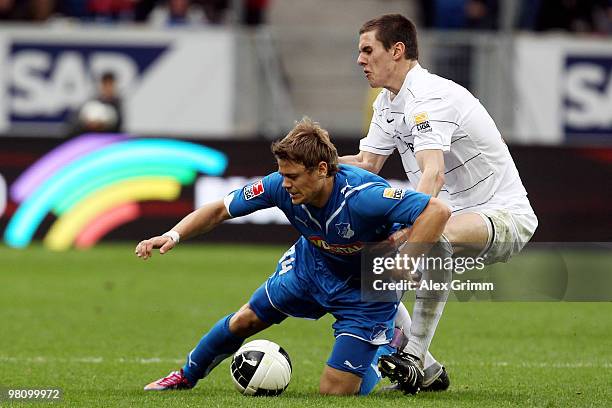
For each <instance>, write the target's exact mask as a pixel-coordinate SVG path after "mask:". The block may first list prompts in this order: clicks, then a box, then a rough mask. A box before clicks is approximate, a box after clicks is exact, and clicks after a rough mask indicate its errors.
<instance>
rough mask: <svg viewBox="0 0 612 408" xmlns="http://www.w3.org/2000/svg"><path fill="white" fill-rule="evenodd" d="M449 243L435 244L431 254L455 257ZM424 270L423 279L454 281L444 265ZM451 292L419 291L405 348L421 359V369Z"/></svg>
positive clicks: (432, 255)
mask: <svg viewBox="0 0 612 408" xmlns="http://www.w3.org/2000/svg"><path fill="white" fill-rule="evenodd" d="M446 243H448V241H446V242H444V243H438V244H437V245H435V246H434V248H432V250H431V251H430V253H429V254H428V256H429V257H442V258H445V257H449V256H451V254H452V249H451V247H450V244H448V245H446ZM421 272H422V275H421V276H422V277H421V282H423V281H430V282H435V283H438V282H448V283H450V281H451V279H452V272H451V271H450V270H446V269H444V268H442V269H436V268H431V269H427V270H422V271H421ZM448 293H449V291H448V290H429V289H420V288H419V289H417V290H416V300H415V302H414V309H413V315H412V317H413V319H412V324H411V325H410V334H409V336H408V344H407V345H406V347H405V348H404V351H405V352H406V353H409V354H412V355H413V356H416V357H417V358H418V359H419V360H420V361H421V364H422V367H421V368H425V367H426V362H425V359H426V355H427V350H429V346H430V344H431V340H432V339H433V336H434V334H435V332H436V327H437V326H438V322H439V321H440V317H441V316H442V311H443V310H444V306H445V305H446V299H447V298H448ZM398 309H399V308H398ZM404 319H405V316H404Z"/></svg>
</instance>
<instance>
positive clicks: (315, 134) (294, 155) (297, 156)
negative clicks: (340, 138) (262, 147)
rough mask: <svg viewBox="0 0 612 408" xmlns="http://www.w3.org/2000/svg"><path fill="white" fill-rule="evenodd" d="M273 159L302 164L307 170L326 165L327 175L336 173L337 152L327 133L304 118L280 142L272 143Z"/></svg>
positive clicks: (315, 123) (310, 120)
mask: <svg viewBox="0 0 612 408" xmlns="http://www.w3.org/2000/svg"><path fill="white" fill-rule="evenodd" d="M272 153H273V154H274V157H276V158H277V159H281V160H290V161H292V162H296V163H300V164H303V165H304V167H306V169H307V170H313V169H315V168H316V167H317V166H318V165H319V163H321V162H325V163H327V175H328V176H333V175H335V174H336V173H337V172H338V151H337V150H336V146H334V144H333V143H332V142H331V140H330V138H329V133H328V132H327V130H325V129H323V128H322V127H321V125H319V124H318V123H317V122H314V121H313V120H312V119H310V118H309V117H304V118H302V120H300V121H299V122H297V123H296V125H295V126H294V128H293V129H292V130H291V131H290V132H289V133H288V134H287V136H285V137H284V138H282V139H281V140H277V141H276V142H274V143H272Z"/></svg>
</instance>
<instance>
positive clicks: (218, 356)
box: [183, 313, 244, 385]
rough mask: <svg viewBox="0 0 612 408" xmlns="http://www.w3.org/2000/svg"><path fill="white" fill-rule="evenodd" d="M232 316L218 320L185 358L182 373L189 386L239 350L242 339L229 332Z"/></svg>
mask: <svg viewBox="0 0 612 408" xmlns="http://www.w3.org/2000/svg"><path fill="white" fill-rule="evenodd" d="M233 315H234V313H232V314H230V315H228V316H226V317H224V318H222V319H221V320H219V321H218V322H217V323H216V324H215V325H214V326H213V327H212V328H211V329H210V331H209V332H208V333H206V334H205V335H204V337H202V339H201V340H200V342H199V343H198V345H197V346H196V347H195V348H194V349H193V350H192V351H191V353H189V355H188V356H187V362H186V363H185V366H184V367H183V373H184V375H185V377H186V378H187V380H188V381H189V383H190V384H191V385H196V383H197V382H198V381H199V380H201V379H202V378H204V377H206V376H207V375H208V373H210V372H211V370H212V369H213V368H215V367H216V366H217V365H218V364H219V363H220V362H221V361H223V360H225V359H226V358H227V357H229V356H230V355H232V354H233V353H235V352H236V351H238V349H239V348H240V345H241V344H242V342H243V341H244V339H243V338H241V337H238V336H236V335H235V334H233V333H232V332H230V330H229V321H230V319H231V318H232V316H233Z"/></svg>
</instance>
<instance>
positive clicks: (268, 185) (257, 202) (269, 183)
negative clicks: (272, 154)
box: [223, 173, 283, 218]
mask: <svg viewBox="0 0 612 408" xmlns="http://www.w3.org/2000/svg"><path fill="white" fill-rule="evenodd" d="M282 191H283V189H282V176H281V175H280V174H278V173H272V174H269V175H267V176H266V177H264V178H263V179H261V180H258V181H255V182H254V183H250V184H247V185H246V186H244V187H242V188H241V189H238V190H234V191H232V192H231V193H229V194H228V195H226V196H225V198H224V199H223V203H224V204H225V208H226V209H227V212H228V213H229V214H230V216H231V217H232V218H235V217H242V216H243V215H248V214H250V213H252V212H255V211H258V210H263V209H264V208H270V207H275V206H279V204H280V201H281V197H280V195H281V194H282Z"/></svg>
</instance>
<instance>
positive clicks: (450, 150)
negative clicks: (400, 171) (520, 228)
mask: <svg viewBox="0 0 612 408" xmlns="http://www.w3.org/2000/svg"><path fill="white" fill-rule="evenodd" d="M391 96H392V93H391V92H390V91H388V90H387V89H384V90H382V91H381V93H380V94H379V95H378V97H377V98H376V101H375V102H374V105H373V107H374V115H373V117H372V123H371V124H370V130H369V131H368V135H367V136H366V137H365V138H364V139H362V140H361V143H360V146H359V148H360V149H361V150H364V151H367V152H371V153H376V154H380V155H385V156H388V155H390V154H391V153H393V151H394V150H395V149H397V150H398V151H399V153H400V155H401V157H402V163H403V165H404V169H405V171H406V175H407V177H408V179H409V180H410V184H411V185H412V186H413V188H416V187H417V185H418V182H419V179H420V178H421V170H420V169H419V165H418V164H417V161H416V156H415V153H416V152H419V151H421V150H430V149H434V150H437V149H439V150H442V152H443V154H444V165H445V174H444V180H445V183H444V186H443V187H442V189H441V191H440V194H439V195H438V197H439V198H440V199H442V200H444V201H445V202H446V203H447V204H448V205H449V206H450V207H451V209H452V211H453V213H458V212H461V211H464V210H471V211H474V210H479V209H505V210H509V211H512V212H514V213H517V214H526V213H532V212H533V210H532V209H531V206H530V204H529V200H528V199H527V192H526V191H525V188H524V187H523V183H522V182H521V179H520V177H519V174H518V171H517V169H516V166H515V164H514V161H513V160H512V157H511V156H510V152H509V151H508V147H507V146H506V144H505V143H504V141H503V139H502V136H501V134H500V133H499V130H497V127H496V126H495V123H494V122H493V119H492V118H491V116H490V115H489V114H488V112H487V111H486V109H485V108H484V107H483V106H482V104H481V103H480V102H479V101H478V99H476V98H475V97H474V96H473V95H472V94H471V93H470V92H469V91H468V90H466V89H465V88H463V87H462V86H460V85H458V84H456V83H454V82H453V81H450V80H448V79H444V78H441V77H439V76H437V75H433V74H430V73H429V72H428V71H427V70H426V69H423V68H422V67H421V66H420V65H419V64H417V65H416V66H414V67H413V68H412V69H411V70H410V71H409V72H408V75H406V78H405V80H404V83H403V85H402V88H401V89H400V91H399V93H398V94H397V95H396V96H395V98H393V100H391Z"/></svg>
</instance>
